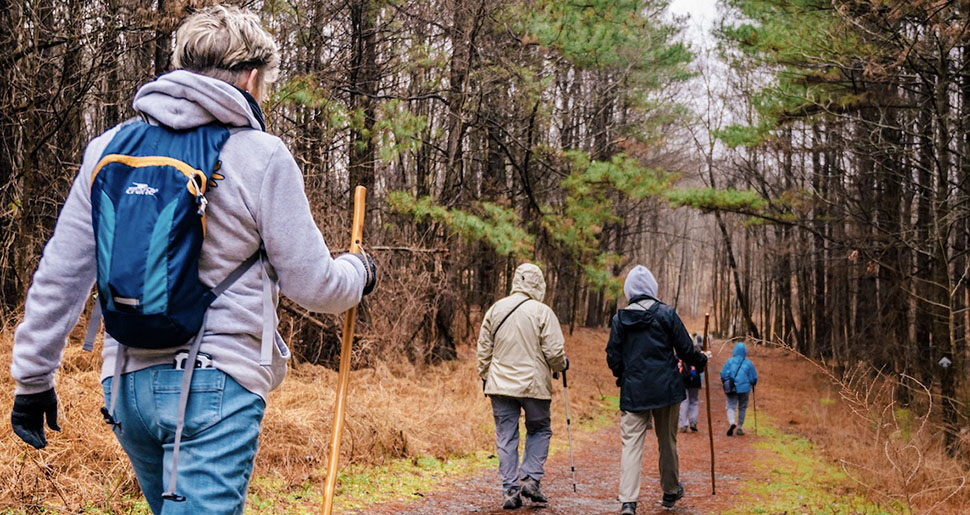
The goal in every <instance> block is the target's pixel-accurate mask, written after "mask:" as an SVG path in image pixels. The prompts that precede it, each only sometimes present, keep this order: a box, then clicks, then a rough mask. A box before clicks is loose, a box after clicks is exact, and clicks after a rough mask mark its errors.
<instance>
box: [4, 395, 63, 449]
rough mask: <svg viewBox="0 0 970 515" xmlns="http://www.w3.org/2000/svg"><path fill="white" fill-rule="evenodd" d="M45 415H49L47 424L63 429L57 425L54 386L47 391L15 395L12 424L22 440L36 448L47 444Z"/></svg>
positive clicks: (55, 429)
mask: <svg viewBox="0 0 970 515" xmlns="http://www.w3.org/2000/svg"><path fill="white" fill-rule="evenodd" d="M44 415H47V425H48V426H49V427H50V428H51V429H53V430H54V431H60V430H61V427H60V426H58V425H57V395H55V394H54V389H53V388H51V389H50V390H47V391H46V392H40V393H31V394H21V395H18V396H16V397H14V401H13V410H12V411H11V412H10V425H12V426H13V432H14V433H17V436H19V437H20V439H21V440H23V441H25V442H27V443H29V444H30V445H32V446H34V448H35V449H43V448H44V447H46V446H47V438H46V437H45V436H44Z"/></svg>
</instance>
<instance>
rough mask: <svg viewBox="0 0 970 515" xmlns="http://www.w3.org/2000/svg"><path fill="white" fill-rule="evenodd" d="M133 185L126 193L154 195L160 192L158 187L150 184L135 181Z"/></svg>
mask: <svg viewBox="0 0 970 515" xmlns="http://www.w3.org/2000/svg"><path fill="white" fill-rule="evenodd" d="M131 184H132V185H131V186H129V187H128V189H126V190H125V195H149V196H152V197H154V196H155V194H156V193H158V188H152V187H151V186H149V185H148V184H144V183H140V182H133V183H131Z"/></svg>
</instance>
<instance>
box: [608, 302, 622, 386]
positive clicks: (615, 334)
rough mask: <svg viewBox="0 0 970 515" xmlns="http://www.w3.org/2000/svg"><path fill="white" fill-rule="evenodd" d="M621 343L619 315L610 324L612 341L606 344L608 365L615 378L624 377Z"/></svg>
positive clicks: (614, 316)
mask: <svg viewBox="0 0 970 515" xmlns="http://www.w3.org/2000/svg"><path fill="white" fill-rule="evenodd" d="M621 347H622V343H621V342H620V322H619V317H618V316H617V315H613V320H612V321H611V323H610V339H609V341H607V342H606V364H607V366H609V367H610V371H611V372H613V377H615V378H617V379H620V378H622V377H623V351H622V349H621Z"/></svg>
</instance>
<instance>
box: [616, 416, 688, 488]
mask: <svg viewBox="0 0 970 515" xmlns="http://www.w3.org/2000/svg"><path fill="white" fill-rule="evenodd" d="M679 411H680V405H679V404H673V405H671V406H667V407H664V408H657V409H652V410H648V411H621V412H620V438H621V439H622V440H623V454H622V455H621V456H620V502H621V503H622V502H637V500H638V498H639V497H640V469H641V468H643V463H642V462H643V437H644V436H646V434H647V429H648V426H647V424H648V421H649V420H650V419H651V418H653V430H654V432H655V433H656V434H657V447H658V449H659V451H660V487H661V488H662V489H663V491H664V493H668V494H673V493H677V492H678V491H679V490H680V470H679V468H680V463H679V460H678V458H677V418H678V417H677V416H678V415H679Z"/></svg>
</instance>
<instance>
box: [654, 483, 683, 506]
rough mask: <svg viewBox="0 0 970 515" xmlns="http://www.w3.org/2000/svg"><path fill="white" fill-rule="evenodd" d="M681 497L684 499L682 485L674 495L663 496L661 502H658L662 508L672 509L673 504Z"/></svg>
mask: <svg viewBox="0 0 970 515" xmlns="http://www.w3.org/2000/svg"><path fill="white" fill-rule="evenodd" d="M682 497H684V484H683V483H681V484H680V490H678V491H677V493H675V494H664V497H663V500H661V501H660V505H661V506H663V507H664V508H673V507H674V504H676V503H677V501H679V500H680V499H681V498H682Z"/></svg>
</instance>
